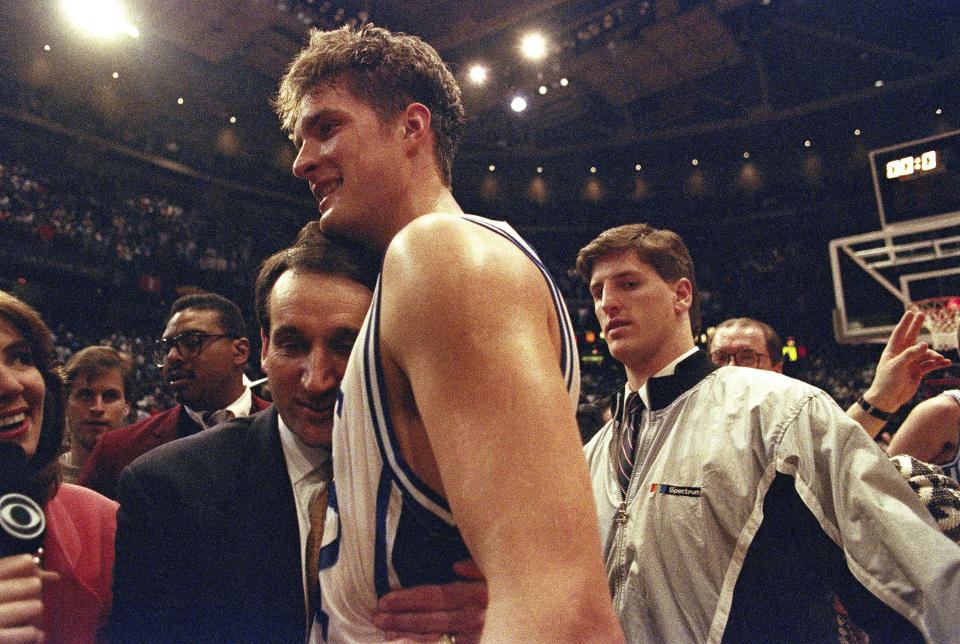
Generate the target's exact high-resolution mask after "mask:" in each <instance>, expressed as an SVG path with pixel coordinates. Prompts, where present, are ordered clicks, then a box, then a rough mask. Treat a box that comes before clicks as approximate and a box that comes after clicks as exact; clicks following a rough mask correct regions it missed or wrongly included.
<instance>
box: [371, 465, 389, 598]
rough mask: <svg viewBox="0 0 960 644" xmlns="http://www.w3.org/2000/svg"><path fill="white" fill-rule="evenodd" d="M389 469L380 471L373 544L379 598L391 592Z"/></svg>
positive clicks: (374, 578) (375, 577)
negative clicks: (388, 533)
mask: <svg viewBox="0 0 960 644" xmlns="http://www.w3.org/2000/svg"><path fill="white" fill-rule="evenodd" d="M391 481H392V479H391V477H390V473H389V468H387V467H384V468H382V469H381V470H380V484H379V485H378V486H377V529H376V538H375V540H374V542H373V585H374V588H375V589H376V591H377V597H383V596H384V595H386V594H387V593H388V592H390V575H389V567H388V566H387V506H388V505H390V490H391V488H392V487H393V485H392V482H391Z"/></svg>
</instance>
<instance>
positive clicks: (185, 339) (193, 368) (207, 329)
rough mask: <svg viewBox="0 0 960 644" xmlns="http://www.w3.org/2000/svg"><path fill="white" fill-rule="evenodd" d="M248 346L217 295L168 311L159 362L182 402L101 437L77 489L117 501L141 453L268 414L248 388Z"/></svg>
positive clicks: (190, 298)
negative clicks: (224, 423)
mask: <svg viewBox="0 0 960 644" xmlns="http://www.w3.org/2000/svg"><path fill="white" fill-rule="evenodd" d="M249 353H250V341H249V340H248V339H247V337H246V328H245V325H244V322H243V316H242V314H241V313H240V309H239V307H237V305H236V304H234V303H233V302H231V301H230V300H228V299H227V298H225V297H223V296H221V295H217V294H215V293H201V294H195V295H186V296H184V297H181V298H179V299H178V300H176V301H175V302H174V303H173V305H172V306H171V307H170V318H169V320H168V321H167V324H166V328H165V329H164V332H163V337H162V338H161V339H160V340H158V341H157V343H156V345H155V355H154V358H155V360H156V362H157V364H158V365H159V366H160V367H161V369H162V372H163V379H164V381H165V382H166V384H167V386H168V387H169V388H170V390H171V391H172V392H173V395H174V397H175V398H176V399H177V402H178V404H177V405H176V406H174V407H172V408H170V409H168V410H166V411H163V412H160V413H159V414H156V415H154V416H151V417H150V418H147V419H146V420H143V421H141V422H139V423H134V424H133V425H129V426H127V427H121V428H120V429H117V430H115V431H113V432H110V433H108V434H104V435H103V436H101V438H100V440H98V441H97V445H96V447H95V448H94V450H93V452H92V453H91V454H90V458H88V459H87V462H86V464H85V465H84V468H83V471H82V472H81V473H80V479H79V483H80V485H85V486H87V487H89V488H92V489H94V490H96V491H98V492H100V493H101V494H103V495H105V496H108V497H110V498H112V499H115V498H116V486H117V481H118V480H119V478H120V472H121V470H123V468H124V467H126V466H127V465H128V464H129V463H131V462H132V461H133V460H134V459H135V458H137V457H138V456H140V455H141V454H145V453H146V452H149V451H150V450H152V449H153V448H154V447H157V446H159V445H162V444H164V443H166V442H169V441H172V440H175V439H177V438H183V437H184V436H189V435H191V434H195V433H197V432H198V431H200V430H201V429H205V428H207V427H212V426H213V425H216V424H218V423H219V422H222V421H224V420H228V419H229V418H236V417H241V416H248V415H250V414H251V413H254V412H257V411H260V410H262V409H266V408H267V407H268V406H269V403H268V402H266V401H264V400H261V399H260V398H258V397H257V396H255V395H254V394H253V392H252V391H250V388H249V387H247V386H246V385H245V384H244V382H243V365H244V364H245V363H246V361H247V356H248V355H249Z"/></svg>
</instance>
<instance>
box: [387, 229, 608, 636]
mask: <svg viewBox="0 0 960 644" xmlns="http://www.w3.org/2000/svg"><path fill="white" fill-rule="evenodd" d="M381 288H382V298H383V299H382V311H381V320H382V327H381V347H382V349H383V357H382V362H383V364H384V369H385V372H386V373H385V376H386V378H387V382H388V386H387V390H388V391H390V392H393V398H392V399H391V400H390V401H389V403H390V407H391V410H392V411H393V412H395V413H394V421H395V423H396V427H395V429H396V433H397V435H398V437H399V440H400V443H401V447H402V450H403V453H404V457H405V458H406V459H407V461H408V462H409V463H410V464H411V466H412V467H413V469H414V471H415V472H416V473H417V475H418V476H419V477H420V478H421V479H423V480H424V481H425V482H427V483H428V484H429V485H431V486H433V487H434V488H435V489H436V490H437V491H439V492H441V493H442V494H444V495H445V496H446V498H447V500H448V502H449V504H450V506H451V509H452V511H453V514H454V517H455V518H456V520H457V524H458V527H459V529H460V532H461V534H462V535H463V538H464V540H465V542H466V544H467V546H468V547H469V548H470V551H471V553H472V555H473V557H474V559H475V560H476V561H477V563H478V565H479V566H480V568H481V570H482V571H483V574H484V575H485V577H486V579H487V582H488V585H489V597H490V603H489V607H488V611H487V628H486V630H485V632H484V634H485V637H488V638H490V639H491V641H539V640H553V641H584V640H586V639H590V638H594V637H599V638H604V637H606V638H610V637H612V638H614V639H617V638H619V637H620V635H619V627H618V625H617V624H616V620H615V617H614V616H613V612H612V609H611V606H610V599H609V591H608V590H607V584H606V580H605V575H604V571H603V564H602V559H601V555H600V544H599V538H598V536H597V518H596V511H595V509H594V507H593V502H592V496H591V493H590V486H589V480H588V478H587V470H586V466H585V463H584V459H583V454H582V451H581V448H580V441H579V434H578V432H577V427H576V420H575V416H574V411H573V408H572V405H571V402H570V400H569V397H568V393H567V389H566V385H565V382H564V380H563V376H562V373H561V369H560V366H559V365H560V333H559V326H558V321H557V317H556V313H555V311H554V309H553V305H552V301H551V298H550V294H549V290H548V287H547V284H546V282H545V280H544V278H543V277H542V275H541V274H540V273H539V272H538V271H537V269H536V267H535V266H534V265H533V264H532V263H531V262H530V261H529V260H528V259H527V258H526V257H524V256H523V254H522V252H521V251H520V250H519V249H518V248H516V247H515V246H514V245H513V244H511V243H509V242H507V241H506V240H503V239H502V238H500V237H499V236H498V235H496V234H495V233H493V232H489V231H485V230H482V229H478V228H477V226H476V225H474V224H471V223H468V222H464V221H463V220H460V219H458V218H456V217H452V216H448V215H428V216H424V217H421V218H419V219H417V220H416V221H415V222H414V223H412V224H411V225H409V226H407V227H406V228H405V229H404V230H403V231H401V232H400V233H399V234H398V235H397V237H396V238H395V239H394V241H393V243H392V244H391V245H390V247H389V249H388V251H387V255H386V260H385V264H384V270H383V274H382V286H381Z"/></svg>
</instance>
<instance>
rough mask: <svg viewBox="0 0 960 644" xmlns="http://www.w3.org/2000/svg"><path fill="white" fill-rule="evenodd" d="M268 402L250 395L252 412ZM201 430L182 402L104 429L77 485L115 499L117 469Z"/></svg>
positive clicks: (118, 475)
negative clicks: (141, 417) (111, 429)
mask: <svg viewBox="0 0 960 644" xmlns="http://www.w3.org/2000/svg"><path fill="white" fill-rule="evenodd" d="M269 405H270V403H268V402H267V401H265V400H262V399H260V398H257V397H256V396H254V397H253V407H254V411H262V410H264V409H266V408H267V407H268V406H269ZM201 429H203V428H202V427H201V426H200V425H198V424H197V422H196V421H195V420H193V418H191V417H190V414H188V413H187V410H186V409H184V407H183V405H177V406H175V407H171V408H170V409H167V410H166V411H162V412H160V413H159V414H154V415H153V416H151V417H150V418H147V419H145V420H141V421H140V422H138V423H133V424H132V425H127V426H126V427H120V428H118V429H115V430H114V431H111V432H106V433H105V434H103V435H101V436H100V438H99V439H98V440H97V445H96V447H94V448H93V452H92V453H91V454H90V457H89V458H88V459H87V462H86V463H85V464H84V466H83V471H81V472H80V478H79V479H78V480H77V484H78V485H83V486H84V487H88V488H90V489H92V490H96V491H97V492H99V493H100V494H103V495H104V496H107V497H109V498H111V499H116V498H117V481H118V480H119V479H120V472H121V471H122V470H123V468H125V467H126V466H127V465H129V464H130V463H132V462H133V460H134V459H135V458H137V457H138V456H140V455H141V454H146V453H147V452H149V451H150V450H152V449H153V448H155V447H159V446H160V445H163V444H164V443H169V442H170V441H172V440H175V439H177V438H184V437H186V436H190V435H191V434H196V433H197V432H199V431H200V430H201Z"/></svg>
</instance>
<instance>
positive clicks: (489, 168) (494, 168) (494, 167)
mask: <svg viewBox="0 0 960 644" xmlns="http://www.w3.org/2000/svg"><path fill="white" fill-rule="evenodd" d="M496 169H497V166H495V165H491V166H487V170H489V171H490V172H493V171H494V170H496Z"/></svg>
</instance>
